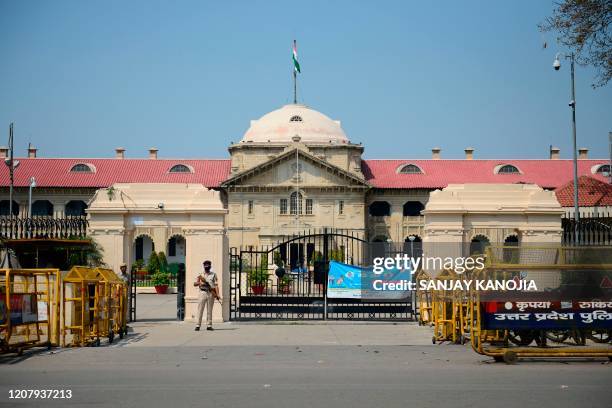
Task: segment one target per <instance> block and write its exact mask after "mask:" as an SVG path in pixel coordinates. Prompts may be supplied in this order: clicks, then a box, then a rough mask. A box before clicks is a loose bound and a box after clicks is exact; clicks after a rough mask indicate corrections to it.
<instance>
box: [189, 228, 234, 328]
mask: <svg viewBox="0 0 612 408" xmlns="http://www.w3.org/2000/svg"><path fill="white" fill-rule="evenodd" d="M183 233H184V235H185V238H186V246H187V249H186V251H185V252H186V257H185V320H188V321H195V318H196V312H197V310H198V303H197V302H198V294H199V292H198V291H199V289H198V288H197V287H195V286H193V283H194V282H195V280H196V277H197V275H198V274H199V273H200V272H201V271H202V263H203V262H204V261H205V260H209V261H211V262H212V269H213V271H214V272H215V273H216V274H217V279H218V285H219V287H218V288H219V295H220V296H221V299H222V304H221V305H219V302H215V306H214V308H213V321H215V322H222V321H226V320H229V302H230V297H229V281H230V280H229V258H228V253H229V246H228V240H227V235H226V234H225V230H224V229H223V228H206V227H193V228H185V229H183Z"/></svg>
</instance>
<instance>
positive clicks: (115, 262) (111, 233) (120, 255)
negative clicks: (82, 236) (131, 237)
mask: <svg viewBox="0 0 612 408" xmlns="http://www.w3.org/2000/svg"><path fill="white" fill-rule="evenodd" d="M90 236H91V238H93V239H94V241H95V242H96V243H97V244H98V245H99V246H100V249H101V250H102V255H103V259H104V263H105V264H106V265H107V266H108V267H109V268H110V269H112V270H113V271H115V272H117V271H119V266H120V265H121V264H122V263H123V262H125V261H126V260H124V245H125V244H124V238H125V230H124V228H114V229H110V228H104V229H103V228H90Z"/></svg>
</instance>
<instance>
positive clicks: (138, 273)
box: [131, 259, 147, 280]
mask: <svg viewBox="0 0 612 408" xmlns="http://www.w3.org/2000/svg"><path fill="white" fill-rule="evenodd" d="M131 272H132V276H133V278H132V279H137V280H144V279H145V277H146V276H147V270H146V269H145V264H144V261H143V260H142V259H137V260H136V261H134V263H133V264H132V268H131Z"/></svg>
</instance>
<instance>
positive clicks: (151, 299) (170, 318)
mask: <svg viewBox="0 0 612 408" xmlns="http://www.w3.org/2000/svg"><path fill="white" fill-rule="evenodd" d="M137 318H138V319H137V321H136V322H133V323H131V324H130V327H131V328H132V330H131V331H130V335H129V336H128V339H126V340H125V341H122V342H119V343H117V345H116V346H117V347H125V346H130V347H131V346H140V347H180V346H187V347H190V346H194V347H197V346H232V345H233V346H245V345H258V346H267V345H268V346H291V345H303V346H306V345H311V346H330V345H390V346H391V345H428V344H431V336H432V333H431V329H430V328H427V327H420V326H418V325H417V324H416V323H412V322H410V323H395V324H394V323H383V322H347V321H310V322H309V321H306V322H265V321H263V322H262V321H259V322H257V323H252V322H249V323H247V322H244V323H243V322H228V323H220V324H216V325H215V330H214V331H212V332H210V331H206V330H202V331H199V332H196V331H194V328H195V324H194V323H190V322H178V321H176V320H175V319H176V295H154V294H139V295H138V298H137ZM287 326H291V328H289V327H287Z"/></svg>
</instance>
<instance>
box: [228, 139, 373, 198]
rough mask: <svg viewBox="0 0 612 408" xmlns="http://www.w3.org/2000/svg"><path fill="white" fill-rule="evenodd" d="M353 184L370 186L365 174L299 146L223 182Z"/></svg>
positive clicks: (291, 185)
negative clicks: (314, 154) (342, 166)
mask: <svg viewBox="0 0 612 408" xmlns="http://www.w3.org/2000/svg"><path fill="white" fill-rule="evenodd" d="M298 185H299V186H300V187H301V188H308V187H312V188H332V189H334V188H350V189H362V190H365V189H368V188H369V187H370V186H369V184H368V183H367V182H366V181H365V180H363V179H362V178H360V177H358V176H356V175H354V174H352V173H350V172H348V171H346V170H343V169H341V168H339V167H337V166H334V165H333V164H330V163H328V162H326V161H324V160H321V159H319V158H318V157H315V156H313V155H311V154H310V153H308V152H306V151H304V150H303V149H300V148H294V149H288V150H287V151H285V152H284V153H282V154H281V155H279V156H277V157H274V158H272V159H270V160H268V161H267V162H264V163H262V164H260V165H258V166H255V167H253V168H250V169H248V170H245V171H243V172H241V173H238V174H236V175H235V176H233V177H231V178H229V179H228V180H226V181H225V182H223V183H222V184H221V186H222V187H225V188H236V189H240V188H281V189H282V188H295V186H298Z"/></svg>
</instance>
